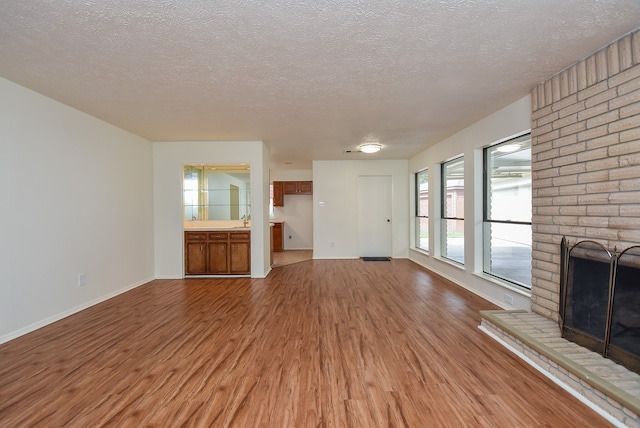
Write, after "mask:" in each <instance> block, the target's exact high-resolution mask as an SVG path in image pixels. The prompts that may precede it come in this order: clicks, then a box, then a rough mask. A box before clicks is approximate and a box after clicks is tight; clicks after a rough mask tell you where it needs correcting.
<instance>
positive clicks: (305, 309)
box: [0, 260, 608, 427]
mask: <svg viewBox="0 0 640 428" xmlns="http://www.w3.org/2000/svg"><path fill="white" fill-rule="evenodd" d="M482 309H495V307H494V306H493V305H491V304H489V303H488V302H486V301H485V300H483V299H481V298H480V297H478V296H475V295H473V294H471V293H469V292H467V291H466V290H464V289H462V288H460V287H458V286H455V285H453V284H451V283H449V282H447V281H445V280H444V279H442V278H440V277H438V276H436V275H434V274H432V273H430V272H428V271H426V270H425V269H422V268H420V267H419V266H417V265H415V264H413V263H412V262H410V261H408V260H392V261H391V262H384V263H379V262H364V261H362V260H308V261H303V262H299V263H295V264H292V265H287V266H281V267H278V268H275V269H274V270H272V272H271V274H270V275H269V276H268V277H267V278H265V279H250V278H231V279H212V278H197V279H187V280H156V281H152V282H150V283H148V284H145V285H143V286H141V287H138V288H136V289H134V290H131V291H130V292H127V293H125V294H123V295H120V296H117V297H115V298H113V299H110V300H108V301H106V302H103V303H101V304H98V305H96V306H94V307H91V308H89V309H87V310H85V311H82V312H80V313H78V314H75V315H73V316H70V317H68V318H65V319H64V320H61V321H59V322H57V323H54V324H51V325H49V326H47V327H44V328H42V329H40V330H37V331H35V332H33V333H30V334H28V335H25V336H23V337H20V338H18V339H15V340H13V341H11V342H9V343H5V344H3V345H0V426H11V427H23V426H67V427H87V426H123V427H129V426H132V427H133V426H135V427H138V426H148V427H156V426H157V427H162V426H198V427H199V426H203V427H204V426H222V427H235V426H238V427H245V426H246V427H266V426H268V427H276V426H277V427H284V426H287V427H288V426H291V427H349V426H354V427H356V426H357V427H360V426H367V427H383V426H385V427H388V426H394V427H395V426H398V427H402V426H404V427H424V426H510V427H519V426H563V427H564V426H596V427H597V426H608V425H607V423H606V422H605V421H604V420H602V419H601V418H600V417H599V416H598V415H597V414H595V413H594V412H592V411H591V410H589V409H588V408H586V407H585V406H584V405H582V404H581V403H579V402H578V401H577V400H576V399H574V398H573V397H571V396H569V395H568V394H567V393H565V392H564V391H562V390H561V389H560V388H559V387H557V386H556V385H554V384H553V383H551V382H550V381H549V380H548V379H546V378H545V377H543V376H542V375H540V374H539V373H537V372H536V371H534V370H533V369H532V368H530V367H529V366H528V365H526V364H524V363H523V362H522V361H520V360H519V359H517V358H516V357H514V356H513V355H511V354H510V353H509V352H507V351H506V350H505V349H503V348H502V347H500V346H499V345H498V344H497V343H495V342H494V341H493V340H491V339H490V338H488V337H487V336H486V335H484V334H482V333H481V332H479V331H478V328H477V326H478V325H479V323H480V316H479V311H480V310H482Z"/></svg>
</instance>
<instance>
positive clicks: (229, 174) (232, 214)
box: [183, 164, 251, 221]
mask: <svg viewBox="0 0 640 428" xmlns="http://www.w3.org/2000/svg"><path fill="white" fill-rule="evenodd" d="M183 172H184V174H183V204H184V220H185V221H202V220H244V219H247V218H250V217H249V216H250V215H251V189H250V181H249V179H250V171H249V165H248V164H190V165H185V166H184V171H183Z"/></svg>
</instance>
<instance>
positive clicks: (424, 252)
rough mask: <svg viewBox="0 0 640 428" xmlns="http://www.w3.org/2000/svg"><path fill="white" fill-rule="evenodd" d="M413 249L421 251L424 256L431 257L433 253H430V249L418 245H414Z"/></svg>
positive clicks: (417, 251)
mask: <svg viewBox="0 0 640 428" xmlns="http://www.w3.org/2000/svg"><path fill="white" fill-rule="evenodd" d="M411 249H412V250H413V251H415V252H416V253H420V254H422V255H424V256H428V257H431V253H429V251H427V250H424V249H422V248H418V247H413V248H411Z"/></svg>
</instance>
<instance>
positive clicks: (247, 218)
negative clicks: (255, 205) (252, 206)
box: [242, 214, 251, 227]
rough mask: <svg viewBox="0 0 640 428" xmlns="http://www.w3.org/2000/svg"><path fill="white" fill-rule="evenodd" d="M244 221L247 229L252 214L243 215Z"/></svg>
mask: <svg viewBox="0 0 640 428" xmlns="http://www.w3.org/2000/svg"><path fill="white" fill-rule="evenodd" d="M242 220H243V225H244V227H247V223H248V222H250V221H251V214H249V215H247V214H243V215H242Z"/></svg>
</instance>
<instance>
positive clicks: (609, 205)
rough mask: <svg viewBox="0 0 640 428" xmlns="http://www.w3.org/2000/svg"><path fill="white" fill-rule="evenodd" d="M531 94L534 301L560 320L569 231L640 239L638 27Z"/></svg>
mask: <svg viewBox="0 0 640 428" xmlns="http://www.w3.org/2000/svg"><path fill="white" fill-rule="evenodd" d="M531 95H532V97H531V99H532V117H531V137H532V159H531V161H532V172H533V194H532V198H533V221H532V222H533V251H532V259H533V261H532V263H533V266H532V290H531V291H532V296H531V306H532V310H533V311H534V312H537V313H539V314H541V315H544V316H546V317H548V318H551V319H554V320H556V319H557V313H558V301H559V299H558V297H559V284H560V252H559V250H560V240H561V239H562V237H563V236H566V237H567V238H568V239H569V240H570V242H574V243H575V242H576V240H579V239H592V240H595V241H598V242H601V243H602V244H604V245H605V246H606V247H607V248H610V249H613V248H614V246H617V247H618V249H621V248H626V247H628V246H631V245H640V29H637V30H635V31H634V32H632V33H630V34H628V35H627V36H625V37H623V38H621V39H619V40H617V41H616V42H614V43H612V44H611V45H609V46H607V47H605V48H603V49H601V50H599V51H598V52H596V53H594V54H593V55H591V56H590V57H588V58H586V59H585V60H583V61H580V62H579V63H577V64H574V65H573V66H571V67H569V68H568V69H566V70H564V71H562V72H561V73H559V74H557V75H555V76H553V77H551V78H550V79H549V80H547V81H545V82H543V83H541V84H540V85H538V86H537V87H535V88H533V90H532V91H531Z"/></svg>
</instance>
